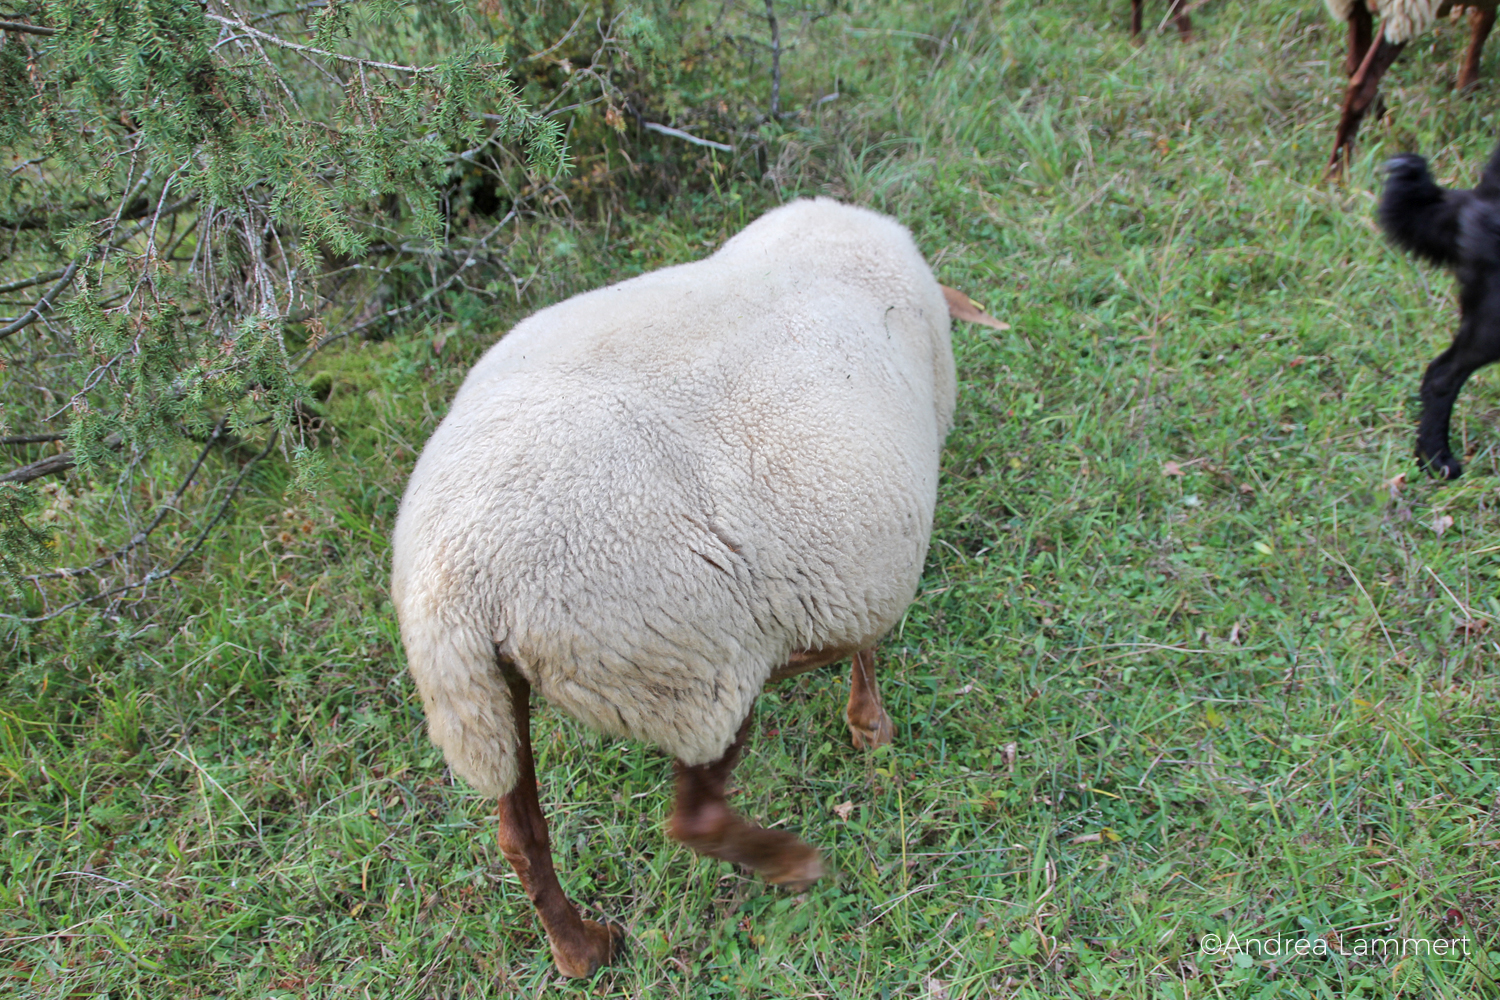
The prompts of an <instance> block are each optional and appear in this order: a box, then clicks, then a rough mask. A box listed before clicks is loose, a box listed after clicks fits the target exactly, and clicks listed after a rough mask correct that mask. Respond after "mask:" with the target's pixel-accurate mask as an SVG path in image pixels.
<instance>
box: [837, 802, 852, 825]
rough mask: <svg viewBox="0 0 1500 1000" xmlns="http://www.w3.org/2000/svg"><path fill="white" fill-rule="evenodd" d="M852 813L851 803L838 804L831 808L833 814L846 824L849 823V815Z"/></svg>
mask: <svg viewBox="0 0 1500 1000" xmlns="http://www.w3.org/2000/svg"><path fill="white" fill-rule="evenodd" d="M853 811H854V803H853V802H840V803H839V804H838V805H836V806H834V807H833V814H834V815H835V816H837V817H838V818H839V819H841V820H843V821H844V822H846V823H847V822H848V821H849V814H850V813H852V812H853Z"/></svg>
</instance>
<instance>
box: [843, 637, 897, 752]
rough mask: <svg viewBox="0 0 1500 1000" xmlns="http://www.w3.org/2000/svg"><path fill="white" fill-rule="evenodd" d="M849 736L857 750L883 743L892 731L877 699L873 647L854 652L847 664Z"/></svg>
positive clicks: (892, 728) (891, 726)
mask: <svg viewBox="0 0 1500 1000" xmlns="http://www.w3.org/2000/svg"><path fill="white" fill-rule="evenodd" d="M844 719H845V720H846V721H847V722H848V723H849V736H850V738H851V739H852V740H853V741H854V745H855V747H856V748H858V749H860V750H873V749H874V748H875V747H882V746H885V745H886V744H887V743H889V742H891V738H892V736H894V735H895V726H893V725H892V724H891V717H890V716H889V715H886V714H885V706H884V705H882V704H881V703H880V686H879V685H878V684H877V683H876V682H875V650H873V649H866V650H864V651H863V652H859V653H855V654H854V657H853V659H852V660H850V668H849V705H848V707H847V708H845V709H844Z"/></svg>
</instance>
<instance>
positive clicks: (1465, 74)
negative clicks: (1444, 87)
mask: <svg viewBox="0 0 1500 1000" xmlns="http://www.w3.org/2000/svg"><path fill="white" fill-rule="evenodd" d="M1494 27H1495V11H1494V10H1484V9H1483V8H1480V7H1470V8H1469V50H1468V51H1467V52H1465V53H1464V65H1463V69H1461V70H1459V72H1458V84H1457V85H1456V86H1455V87H1454V88H1453V89H1454V90H1459V91H1463V90H1468V89H1469V88H1470V87H1472V86H1474V85H1475V84H1476V83H1478V82H1479V58H1480V56H1482V55H1484V43H1485V41H1486V40H1487V39H1488V38H1489V37H1490V32H1491V31H1492V30H1493V29H1494Z"/></svg>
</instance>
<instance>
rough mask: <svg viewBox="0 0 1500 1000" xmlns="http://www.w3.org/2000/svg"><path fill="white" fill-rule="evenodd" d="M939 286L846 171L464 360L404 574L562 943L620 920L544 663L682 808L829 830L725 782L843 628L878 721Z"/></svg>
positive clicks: (603, 934)
mask: <svg viewBox="0 0 1500 1000" xmlns="http://www.w3.org/2000/svg"><path fill="white" fill-rule="evenodd" d="M944 291H945V290H944V289H943V288H942V287H941V286H940V285H939V284H938V283H937V282H936V281H935V280H934V279H933V276H932V272H931V271H930V270H929V269H928V267H927V264H926V263H925V261H924V260H923V259H922V256H921V254H920V253H919V252H918V250H917V248H916V245H915V244H914V243H913V241H912V238H911V236H910V234H909V233H908V232H907V231H906V230H905V229H904V228H903V227H902V226H901V225H899V224H898V223H896V222H895V221H893V220H891V219H889V218H886V217H884V216H881V215H878V214H876V213H874V212H870V211H867V210H864V209H859V208H853V207H850V206H846V205H841V204H838V203H837V202H834V201H831V200H828V199H822V198H820V199H817V200H815V201H797V202H793V203H792V204H789V205H786V206H784V207H782V208H779V209H776V210H775V211H772V212H769V213H767V214H766V215H765V216H763V217H761V218H760V219H758V220H757V221H756V222H754V223H752V224H751V225H750V226H749V227H747V228H746V229H745V230H744V231H743V232H741V233H740V234H739V235H737V236H735V237H734V238H732V239H730V240H729V241H728V242H726V243H725V244H724V246H723V247H722V248H721V249H720V250H719V251H718V252H717V253H715V254H713V255H712V256H710V257H708V258H707V259H705V260H701V261H698V262H696V263H691V264H683V265H679V266H677V267H669V268H666V269H664V270H660V271H656V272H653V273H650V274H646V275H642V276H640V277H638V278H633V279H631V280H629V281H625V282H622V283H620V284H618V285H612V286H610V287H608V288H602V289H599V290H597V291H592V292H588V293H586V294H583V295H579V296H576V297H574V298H572V299H569V300H567V301H565V302H562V303H559V304H557V305H554V306H552V307H550V308H547V309H544V310H542V311H541V312H539V313H537V314H535V315H534V316H531V317H530V318H528V319H526V320H524V321H523V322H521V323H520V324H518V325H517V326H516V327H515V329H513V330H512V331H511V332H510V333H509V334H508V335H507V336H505V337H504V338H503V339H501V340H500V342H499V343H497V344H496V345H495V346H494V347H492V348H491V349H490V350H489V351H488V353H486V354H485V355H484V357H483V358H481V359H480V360H479V362H478V364H476V365H475V366H474V370H473V371H472V372H470V374H469V377H468V378H467V379H466V380H465V382H464V384H463V386H462V387H461V388H460V389H459V391H458V394H457V396H456V397H455V398H454V400H453V405H452V408H451V409H450V411H449V413H448V415H447V417H446V418H445V419H444V420H443V422H442V423H441V425H440V426H439V427H438V428H437V430H436V431H435V432H434V433H433V435H432V437H431V439H430V440H429V441H428V443H427V446H426V448H425V449H424V450H423V452H422V456H421V458H420V460H419V461H418V462H417V466H416V469H415V470H414V471H413V472H412V476H411V481H410V483H409V484H408V486H407V490H406V496H405V498H404V499H403V500H402V503H401V511H400V515H399V517H398V519H397V522H396V530H395V536H394V539H393V542H392V547H393V571H392V587H391V592H392V596H393V599H394V601H395V605H396V613H397V615H398V617H399V619H400V623H401V637H402V641H403V643H404V645H405V647H406V653H407V659H408V663H409V665H410V669H411V673H412V677H413V678H414V679H415V681H416V685H417V689H418V691H419V692H420V694H421V697H422V704H423V707H424V709H425V710H426V714H427V720H428V727H429V731H430V733H431V736H432V739H433V740H434V742H436V743H437V744H438V745H439V746H440V747H442V749H443V751H444V753H445V755H446V756H447V759H448V762H449V764H450V765H451V766H452V768H453V770H454V771H455V772H456V773H458V774H459V775H461V776H462V777H463V778H464V779H466V780H467V781H468V782H469V783H470V784H472V785H473V786H474V787H475V788H477V789H479V790H480V791H481V792H484V793H485V794H488V795H495V796H500V797H501V808H500V815H501V823H500V827H501V830H500V840H501V846H502V849H503V850H504V852H505V855H506V857H507V858H508V859H510V861H511V863H512V864H513V865H514V866H515V868H516V870H517V873H518V874H519V875H520V877H521V882H522V884H523V886H524V887H525V889H526V892H527V894H528V895H529V896H530V897H531V899H532V901H533V902H534V903H535V904H536V907H537V910H538V913H539V915H540V917H541V919H542V922H543V924H544V926H545V927H546V930H547V935H548V940H549V944H550V945H551V950H552V954H553V958H554V960H555V961H556V963H557V967H558V969H559V970H560V971H561V972H563V973H564V974H566V975H570V976H587V975H591V974H592V973H593V972H594V971H595V970H596V969H597V968H598V967H599V966H600V965H602V964H604V963H606V962H607V961H609V959H610V957H611V955H612V954H613V952H614V949H615V945H616V938H617V937H618V934H619V931H618V930H617V929H614V928H609V927H606V926H604V925H601V924H599V923H595V922H594V921H584V920H581V919H580V918H579V916H578V913H577V910H576V909H575V908H574V906H573V904H572V903H571V902H570V901H569V900H568V898H567V897H566V895H564V893H563V892H562V889H561V887H560V886H559V885H558V882H557V878H556V875H555V873H554V872H553V870H552V861H551V855H550V851H549V849H548V846H547V827H546V821H545V819H544V818H543V816H542V813H541V808H540V805H539V803H538V802H537V794H536V781H535V774H534V771H533V769H532V759H531V747H530V737H529V725H528V719H529V716H528V711H529V710H528V698H529V693H530V690H531V688H535V689H536V690H537V691H538V692H539V693H540V694H541V695H542V696H543V697H544V698H546V699H547V700H548V701H549V702H551V703H552V704H553V705H555V706H557V707H558V708H560V709H561V710H563V711H564V712H566V713H567V714H568V715H571V716H572V717H573V718H575V719H578V720H580V721H582V722H584V723H586V724H588V725H590V726H592V727H594V728H596V729H600V730H603V731H604V732H607V733H611V734H614V735H617V736H628V737H632V738H635V739H640V740H646V741H649V742H651V743H655V744H656V745H658V746H660V747H661V748H662V749H664V750H666V751H667V752H668V753H670V754H671V755H672V756H673V757H674V758H676V761H677V764H676V767H677V802H676V806H675V811H674V814H673V817H672V820H671V823H670V825H669V833H670V834H671V835H672V836H673V837H674V838H676V839H678V840H681V841H683V842H685V843H687V844H688V845H689V846H690V847H692V848H693V849H695V850H697V851H699V852H700V853H706V854H710V855H712V856H714V857H719V858H723V859H726V860H731V861H736V862H739V863H741V864H746V865H748V866H749V867H752V868H754V869H755V870H757V871H758V872H760V873H761V874H762V875H764V876H765V877H766V878H767V879H769V880H770V881H772V882H776V883H779V884H785V885H792V886H798V885H803V884H806V883H809V882H811V881H812V880H814V879H816V878H818V877H819V876H820V875H821V873H822V868H821V865H820V862H819V859H818V854H817V852H816V851H815V850H813V849H812V848H810V847H808V846H807V845H806V844H803V843H802V842H801V841H799V840H798V839H797V838H796V837H794V836H793V835H791V834H789V833H785V832H783V831H778V830H763V829H761V828H759V827H755V826H752V825H750V824H748V823H746V822H745V821H744V820H742V819H740V818H739V817H738V816H736V815H735V814H734V813H733V812H732V811H731V810H730V809H729V807H728V806H727V804H726V803H725V791H726V786H727V783H728V778H729V771H730V769H731V768H732V767H733V765H734V762H735V760H736V759H737V758H738V755H739V752H740V749H741V747H742V746H743V744H744V741H745V738H746V736H747V734H748V731H749V723H750V714H751V707H752V705H753V703H754V701H755V698H756V695H757V694H758V693H759V692H760V690H761V687H762V685H764V684H765V683H766V681H767V680H769V679H772V678H773V677H780V676H786V675H789V674H793V673H797V672H800V671H801V670H805V669H810V668H811V667H814V666H818V665H821V664H823V663H832V662H835V661H836V660H838V659H842V658H844V657H847V656H851V655H852V656H854V667H855V669H854V670H853V692H852V693H851V695H850V704H849V709H848V712H847V713H846V714H847V717H848V719H849V722H850V726H851V729H852V730H853V731H854V734H855V742H856V743H857V744H865V745H868V744H873V743H882V742H889V740H890V736H891V725H890V720H889V718H888V717H887V716H886V714H885V711H884V709H883V708H882V707H881V705H880V700H879V695H878V691H877V690H876V688H875V686H874V677H873V667H874V659H873V655H872V652H871V651H872V647H873V646H874V645H875V643H876V641H877V640H878V639H879V638H880V637H881V636H882V635H883V634H884V633H885V632H887V631H888V630H889V629H890V628H891V627H892V626H893V625H895V624H896V622H897V621H898V620H899V619H900V617H901V615H902V614H903V613H904V611H905V610H906V607H907V605H908V604H909V603H910V602H911V600H912V597H913V595H914V593H915V591H916V587H917V582H918V578H919V577H920V575H921V572H922V564H923V561H924V559H925V557H926V553H927V544H928V536H929V533H930V531H931V526H932V517H933V509H934V506H935V503H936V494H937V480H938V457H939V453H940V451H941V449H942V443H943V438H944V436H945V435H946V433H947V431H948V428H949V425H950V423H951V419H952V415H953V406H954V393H955V382H954V369H953V355H952V348H951V346H950V342H949V312H948V308H949V307H948V306H947V305H946V303H945V298H944Z"/></svg>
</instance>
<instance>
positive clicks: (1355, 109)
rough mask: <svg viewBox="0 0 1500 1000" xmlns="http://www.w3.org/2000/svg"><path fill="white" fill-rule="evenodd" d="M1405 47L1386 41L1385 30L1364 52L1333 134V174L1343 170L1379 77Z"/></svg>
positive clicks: (1378, 86) (1402, 43)
mask: <svg viewBox="0 0 1500 1000" xmlns="http://www.w3.org/2000/svg"><path fill="white" fill-rule="evenodd" d="M1405 47H1406V43H1405V42H1399V43H1396V44H1392V43H1390V42H1388V41H1386V40H1385V35H1384V33H1382V34H1381V36H1380V38H1379V39H1377V40H1376V42H1375V44H1374V45H1371V46H1370V51H1369V52H1367V53H1365V58H1364V61H1363V62H1362V63H1360V66H1359V70H1358V71H1357V72H1356V73H1355V74H1354V76H1353V77H1352V78H1351V79H1350V80H1349V90H1348V92H1347V93H1346V94H1345V95H1344V110H1343V113H1342V114H1341V115H1340V116H1339V130H1338V133H1337V134H1336V135H1335V136H1334V143H1333V155H1332V156H1331V157H1329V159H1328V172H1329V174H1330V175H1334V174H1338V173H1339V172H1340V171H1341V170H1342V169H1343V166H1344V158H1345V156H1346V155H1347V154H1348V150H1349V147H1350V146H1352V145H1353V144H1354V134H1355V133H1356V132H1358V131H1359V123H1360V121H1361V120H1362V119H1363V118H1364V116H1365V112H1366V111H1368V110H1369V109H1370V105H1371V104H1373V103H1374V102H1375V94H1376V92H1377V91H1378V90H1379V89H1380V78H1381V77H1382V76H1384V75H1385V71H1386V70H1388V69H1390V68H1391V64H1392V63H1394V62H1395V61H1396V57H1397V56H1398V55H1400V54H1401V50H1402V49H1403V48H1405Z"/></svg>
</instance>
